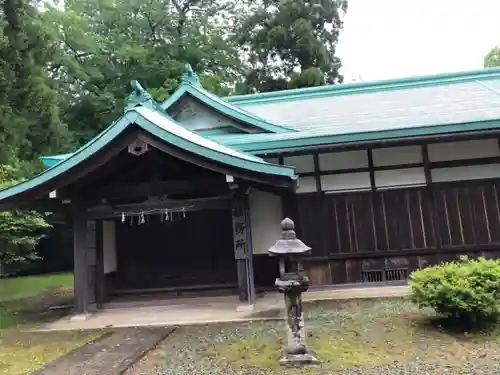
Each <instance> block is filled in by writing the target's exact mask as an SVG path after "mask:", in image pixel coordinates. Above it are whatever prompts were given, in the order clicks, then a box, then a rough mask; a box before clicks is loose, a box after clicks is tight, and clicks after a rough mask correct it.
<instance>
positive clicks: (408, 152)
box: [372, 146, 423, 167]
mask: <svg viewBox="0 0 500 375" xmlns="http://www.w3.org/2000/svg"><path fill="white" fill-rule="evenodd" d="M372 156H373V165H374V166H376V167H380V166H387V165H399V164H413V163H423V157H422V148H421V147H420V146H402V147H388V148H378V149H374V150H373V151H372Z"/></svg>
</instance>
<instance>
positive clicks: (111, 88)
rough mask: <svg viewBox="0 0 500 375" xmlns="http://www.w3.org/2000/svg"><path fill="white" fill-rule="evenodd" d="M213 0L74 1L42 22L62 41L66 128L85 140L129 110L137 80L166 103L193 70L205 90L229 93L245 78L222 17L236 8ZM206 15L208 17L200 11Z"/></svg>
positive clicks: (56, 68)
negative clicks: (239, 78)
mask: <svg viewBox="0 0 500 375" xmlns="http://www.w3.org/2000/svg"><path fill="white" fill-rule="evenodd" d="M224 3H227V2H224V1H219V2H217V1H209V0H172V1H165V0H147V1H143V0H117V1H110V0H89V1H81V0H68V1H67V2H65V4H64V9H62V10H61V8H60V7H58V8H55V7H54V8H51V9H50V11H48V12H46V14H45V15H44V17H45V19H46V23H47V24H50V25H52V35H53V37H54V39H55V40H57V41H58V45H59V49H58V56H57V59H56V61H54V62H53V64H51V73H52V74H53V75H54V76H56V77H58V79H59V80H60V81H61V82H63V83H64V87H65V89H64V91H65V94H66V99H67V100H65V103H67V106H66V108H65V109H64V111H65V114H66V117H65V119H66V121H67V122H68V123H69V124H70V125H71V127H72V129H73V130H75V131H76V132H77V133H78V136H79V137H80V138H82V139H83V140H86V139H88V138H89V137H92V136H93V135H95V134H96V132H97V131H99V130H101V129H102V128H103V127H104V126H106V125H109V123H110V122H111V121H113V120H114V119H115V118H116V117H117V116H118V115H119V114H120V113H121V112H122V110H123V107H124V101H125V99H126V97H127V95H128V92H127V90H126V87H127V85H128V83H129V82H130V80H132V79H137V80H139V81H140V82H141V83H142V84H143V85H145V86H146V87H148V89H149V90H150V91H151V93H152V94H153V95H154V96H155V97H156V99H158V100H161V99H165V98H166V97H167V96H168V95H169V94H170V93H172V92H173V91H174V90H175V88H176V87H177V86H178V84H179V83H180V81H179V78H180V76H181V74H182V71H183V67H184V65H185V63H186V62H187V63H190V64H191V65H192V67H193V69H195V70H196V71H197V72H198V74H199V75H200V77H201V80H202V83H203V84H204V86H205V87H206V88H207V89H209V90H211V91H214V92H216V93H218V94H227V93H228V83H230V82H232V81H234V80H235V79H236V77H237V76H238V75H239V74H240V61H239V59H238V58H237V50H236V45H235V44H234V43H233V42H232V41H231V40H230V38H229V35H228V33H227V31H226V30H227V25H225V22H222V20H227V19H228V18H229V17H224V18H222V20H221V17H222V16H223V15H224V14H225V13H227V14H231V12H230V11H231V4H230V3H229V4H224ZM201 10H202V11H201Z"/></svg>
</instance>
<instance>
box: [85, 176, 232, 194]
mask: <svg viewBox="0 0 500 375" xmlns="http://www.w3.org/2000/svg"><path fill="white" fill-rule="evenodd" d="M205 191H206V192H207V193H210V192H213V193H218V192H224V191H227V192H229V189H228V186H227V184H226V183H225V182H224V180H223V179H222V178H212V179H193V180H172V181H157V182H141V183H135V184H125V183H124V184H114V185H109V186H105V187H103V188H100V189H97V190H96V191H93V192H92V193H91V195H92V197H95V198H104V199H106V198H133V197H141V196H150V195H162V194H183V193H186V194H190V193H196V192H205Z"/></svg>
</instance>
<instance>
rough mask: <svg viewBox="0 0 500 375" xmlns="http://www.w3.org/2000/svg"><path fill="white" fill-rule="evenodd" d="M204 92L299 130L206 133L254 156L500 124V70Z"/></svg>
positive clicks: (214, 100) (208, 97)
mask: <svg viewBox="0 0 500 375" xmlns="http://www.w3.org/2000/svg"><path fill="white" fill-rule="evenodd" d="M183 85H184V86H183V87H184V89H185V90H188V88H189V92H190V93H193V95H202V94H200V93H199V90H203V89H202V88H200V87H197V86H196V87H195V86H193V85H191V84H189V83H186V82H185V83H183ZM181 86H182V85H181ZM184 89H182V90H184ZM182 90H178V92H176V94H174V97H173V98H172V99H169V100H172V101H175V100H177V99H178V98H177V99H176V98H175V96H176V95H182V92H183V91H182ZM196 93H198V94H196ZM200 97H201V96H200ZM203 97H204V98H206V100H211V101H212V103H214V105H215V104H217V105H222V104H221V102H222V103H226V104H231V105H232V106H233V107H236V108H237V107H241V110H243V109H244V111H245V113H247V114H248V115H249V116H257V117H258V118H259V119H265V120H266V121H267V123H272V124H275V125H276V126H278V127H280V129H283V128H291V129H294V130H295V131H285V132H275V133H265V134H263V133H260V134H210V135H209V134H204V136H205V137H206V138H210V139H213V140H215V141H216V142H218V143H222V144H225V145H226V146H228V147H231V148H235V149H238V150H240V151H246V152H251V153H254V154H261V153H265V152H283V151H286V150H295V149H300V148H302V147H314V146H319V145H329V144H331V145H335V144H339V143H348V142H371V141H375V140H383V139H395V138H398V139H399V138H408V137H419V136H426V135H436V136H438V135H440V134H450V133H458V132H474V131H484V130H488V129H498V128H499V123H500V68H488V69H480V70H474V71H468V72H458V73H447V74H440V75H430V76H422V77H409V78H401V79H392V80H385V81H375V82H356V83H345V84H341V85H331V86H321V87H313V88H305V89H294V90H286V91H276V92H270V93H262V94H253V95H243V96H233V97H227V98H224V100H222V99H220V98H218V97H216V96H215V95H212V94H210V93H203ZM168 102H169V101H167V102H166V107H168V105H169V104H168ZM164 107H165V103H164Z"/></svg>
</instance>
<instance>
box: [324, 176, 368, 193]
mask: <svg viewBox="0 0 500 375" xmlns="http://www.w3.org/2000/svg"><path fill="white" fill-rule="evenodd" d="M321 189H322V190H323V191H338V192H341V191H351V190H354V191H356V190H367V189H370V174H369V173H368V172H361V173H344V174H335V175H324V176H321Z"/></svg>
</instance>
